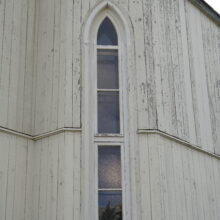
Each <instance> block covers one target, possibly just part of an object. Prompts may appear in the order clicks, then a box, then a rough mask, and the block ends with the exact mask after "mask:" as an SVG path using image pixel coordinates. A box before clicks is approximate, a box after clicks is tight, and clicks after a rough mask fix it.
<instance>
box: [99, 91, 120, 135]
mask: <svg viewBox="0 0 220 220" xmlns="http://www.w3.org/2000/svg"><path fill="white" fill-rule="evenodd" d="M98 133H120V116H119V93H118V92H98Z"/></svg>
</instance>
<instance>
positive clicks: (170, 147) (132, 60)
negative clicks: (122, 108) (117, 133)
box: [0, 0, 220, 220]
mask: <svg viewBox="0 0 220 220" xmlns="http://www.w3.org/2000/svg"><path fill="white" fill-rule="evenodd" d="M100 2H101V1H100V0H75V1H72V0H61V1H60V0H39V1H35V0H0V126H1V128H2V129H1V131H0V213H1V215H0V220H13V219H14V220H15V219H16V220H17V219H18V220H30V219H33V220H52V219H58V220H59V219H62V220H69V219H75V220H79V219H82V220H87V218H86V217H85V214H86V213H84V208H85V209H86V208H88V207H86V204H85V198H86V196H84V194H85V195H86V193H89V190H88V182H86V181H85V179H86V178H85V177H86V176H89V175H92V174H91V173H89V169H88V166H89V164H91V162H92V161H87V160H86V159H87V158H89V150H88V149H89V148H90V145H89V144H88V143H87V145H86V143H85V142H84V141H85V139H86V138H87V134H85V133H84V132H82V133H81V127H82V128H83V126H85V121H86V120H89V119H90V118H89V117H88V118H87V119H86V120H81V114H84V112H85V110H86V109H85V108H84V106H83V105H82V104H81V103H83V102H86V101H88V100H85V99H84V98H85V97H84V96H82V94H81V91H82V90H83V89H85V88H83V87H82V86H83V85H84V84H83V81H82V73H83V72H84V71H88V72H89V71H90V67H89V66H84V65H83V62H84V61H85V59H84V58H85V55H86V54H84V53H82V52H83V51H82V43H83V42H82V32H83V31H82V27H83V24H84V23H85V21H86V20H87V18H88V17H89V16H90V15H91V12H92V10H93V11H94V9H95V8H96V7H97V5H98V4H99V3H100ZM111 2H113V3H114V5H116V6H117V7H116V8H120V11H122V12H123V15H124V19H125V23H126V22H127V23H128V24H129V23H131V25H130V27H129V28H130V30H129V31H127V33H131V36H129V37H130V40H131V41H130V44H128V45H127V56H126V59H127V61H128V62H127V64H128V65H127V66H128V67H127V70H126V71H127V76H128V78H127V79H125V80H126V81H127V84H128V85H127V87H126V89H127V93H128V103H127V106H128V115H127V116H128V120H127V121H129V124H128V125H126V126H127V129H128V135H129V142H130V145H129V149H128V150H129V154H128V155H129V157H126V156H125V158H124V160H125V164H128V166H127V167H125V170H126V173H125V175H127V178H128V177H129V181H130V182H129V184H130V185H131V186H132V190H131V191H130V192H128V193H130V194H131V195H130V197H131V201H128V203H131V204H130V207H131V216H132V217H131V219H133V220H135V219H137V220H139V219H143V220H147V219H155V220H158V219H169V220H172V219H174V220H176V219H183V220H189V219H193V220H196V219H198V220H201V219H204V220H207V219H210V220H219V218H220V209H219V207H220V189H219V185H220V171H219V170H220V162H219V159H218V157H215V156H213V155H212V154H213V153H216V154H220V69H219V66H220V45H219V42H220V29H219V26H217V25H216V24H215V23H214V22H213V21H212V20H210V19H209V18H208V17H207V16H206V15H205V14H204V13H202V12H201V11H200V10H199V9H198V8H196V7H195V6H194V5H192V4H191V3H190V2H189V1H188V0H170V1H169V4H168V3H167V2H165V1H162V0H157V1H153V0H147V1H146V0H136V1H133V0H121V1H119V0H112V1H111ZM132 35H133V36H132ZM87 59H88V58H87ZM86 68H88V69H87V70H86ZM88 83H89V82H88ZM74 128H78V129H74ZM151 129H154V131H155V132H145V131H150V130H151ZM138 131H139V133H138ZM140 131H144V132H140ZM160 131H161V132H160ZM164 134H166V135H164ZM120 138H121V137H119V138H118V139H117V140H119V141H121V139H120ZM122 142H123V141H122ZM195 147H200V148H202V149H204V150H205V151H207V152H209V154H207V153H204V152H202V151H198V149H197V148H196V149H194V148H195ZM93 162H94V161H93ZM93 162H92V163H93ZM88 196H90V194H88ZM87 205H88V204H87ZM82 207H83V208H82Z"/></svg>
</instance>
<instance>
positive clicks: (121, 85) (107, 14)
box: [93, 10, 125, 137]
mask: <svg viewBox="0 0 220 220" xmlns="http://www.w3.org/2000/svg"><path fill="white" fill-rule="evenodd" d="M106 17H108V18H109V20H110V21H111V22H112V24H113V26H114V28H115V30H116V33H117V36H118V45H117V46H112V45H111V46H110V45H98V44H97V37H98V31H99V28H100V25H101V24H102V22H103V21H104V19H105V18H106ZM97 19H98V21H99V22H97V24H96V29H95V36H94V41H95V42H93V43H94V46H93V48H94V51H93V57H94V61H93V63H94V64H95V65H94V69H93V77H94V81H95V82H94V83H95V84H94V87H95V94H93V97H94V103H96V105H95V106H94V111H95V115H94V120H95V127H94V131H95V134H94V136H96V137H98V136H102V137H109V136H110V137H114V136H115V137H117V136H123V135H124V114H123V113H124V111H123V108H124V105H125V103H124V95H123V93H124V89H123V88H124V83H123V77H122V73H123V71H122V68H123V67H122V65H123V60H122V49H123V45H122V43H121V40H120V39H121V35H120V32H119V31H118V28H117V23H116V21H114V18H113V15H112V14H111V12H110V11H107V10H106V12H105V13H104V14H100V17H99V18H97ZM98 49H101V50H102V49H103V50H104V49H107V50H117V51H118V80H119V115H120V121H119V124H120V132H119V133H99V132H98V109H97V107H98V100H97V97H98V87H97V75H98V74H97V70H98V69H97V61H98V60H97V55H98V53H97V51H98ZM94 73H95V74H94ZM113 90H114V89H113ZM113 90H112V91H113ZM93 91H94V90H93ZM108 91H111V89H110V90H108Z"/></svg>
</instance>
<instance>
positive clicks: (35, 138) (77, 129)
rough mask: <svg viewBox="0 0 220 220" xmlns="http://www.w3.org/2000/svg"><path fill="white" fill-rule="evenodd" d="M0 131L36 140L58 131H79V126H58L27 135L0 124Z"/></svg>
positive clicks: (58, 132)
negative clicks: (51, 129)
mask: <svg viewBox="0 0 220 220" xmlns="http://www.w3.org/2000/svg"><path fill="white" fill-rule="evenodd" d="M0 132H4V133H7V134H10V135H15V136H18V137H22V138H26V139H29V140H33V141H37V140H40V139H43V138H46V137H49V136H53V135H56V134H60V133H63V132H81V128H68V127H63V128H59V129H56V130H53V131H49V132H45V133H43V134H39V135H29V134H25V133H22V132H19V131H15V130H12V129H9V128H4V127H2V126H0Z"/></svg>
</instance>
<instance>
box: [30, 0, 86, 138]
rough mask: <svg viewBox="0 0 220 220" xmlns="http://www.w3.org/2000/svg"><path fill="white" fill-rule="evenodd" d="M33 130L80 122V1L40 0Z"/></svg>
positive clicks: (43, 129)
mask: <svg viewBox="0 0 220 220" xmlns="http://www.w3.org/2000/svg"><path fill="white" fill-rule="evenodd" d="M37 12H38V13H37V18H36V19H37V25H38V28H37V40H36V43H35V44H36V45H35V46H36V50H37V51H36V52H35V53H36V57H35V75H36V76H35V79H36V80H35V85H34V87H35V93H36V94H35V96H36V97H35V99H36V101H35V109H34V110H33V111H34V117H35V119H34V130H35V134H40V133H44V132H47V131H50V130H54V129H57V128H60V127H79V126H80V68H81V67H80V59H81V53H80V44H81V40H80V36H81V25H82V23H81V13H82V11H81V1H74V2H73V1H71V0H68V1H57V0H50V1H39V2H38V9H37Z"/></svg>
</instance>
